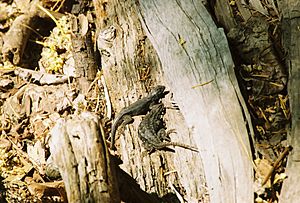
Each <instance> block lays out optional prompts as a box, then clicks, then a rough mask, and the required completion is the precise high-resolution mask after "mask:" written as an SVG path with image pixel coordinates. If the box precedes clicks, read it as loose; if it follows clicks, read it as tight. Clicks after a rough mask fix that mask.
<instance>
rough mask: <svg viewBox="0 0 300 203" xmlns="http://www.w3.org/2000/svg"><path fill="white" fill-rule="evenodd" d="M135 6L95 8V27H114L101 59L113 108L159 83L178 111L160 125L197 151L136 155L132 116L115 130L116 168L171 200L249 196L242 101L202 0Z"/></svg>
mask: <svg viewBox="0 0 300 203" xmlns="http://www.w3.org/2000/svg"><path fill="white" fill-rule="evenodd" d="M95 2H96V3H95ZM101 2H102V1H94V4H95V5H102V3H103V2H102V3H101ZM139 3H140V4H139V5H137V4H136V3H135V2H134V1H126V2H120V1H111V2H107V3H105V6H99V7H98V8H96V13H98V14H99V18H98V25H99V27H100V29H103V28H104V27H106V26H107V27H110V26H114V27H115V29H116V36H115V39H112V38H111V39H112V41H110V45H109V46H108V48H107V49H106V50H105V53H108V54H105V55H102V58H101V62H102V68H103V74H104V76H105V79H106V82H107V85H108V88H109V91H110V96H111V99H112V104H113V107H114V110H115V112H116V113H117V112H118V111H119V110H120V109H121V108H123V107H124V106H128V104H130V103H132V102H134V101H136V100H137V99H138V98H139V97H140V95H141V94H142V95H144V94H145V93H144V92H145V89H146V90H147V89H148V87H149V86H155V84H163V85H166V86H167V88H169V89H170V90H171V93H173V99H174V100H175V102H176V103H177V104H178V106H179V108H180V111H175V110H167V114H166V116H165V118H166V122H167V127H168V128H169V129H171V128H175V129H176V131H177V134H176V135H172V138H171V139H172V141H173V140H176V141H177V140H178V141H179V142H184V143H187V144H191V145H194V143H196V144H197V146H198V148H199V149H200V153H199V154H196V153H192V152H190V151H187V150H183V149H176V151H175V153H170V152H165V151H159V152H155V153H153V154H151V155H148V156H143V153H142V151H143V148H142V147H141V146H142V145H141V142H140V140H139V139H138V136H137V126H138V124H139V122H138V121H139V120H140V119H135V122H134V123H133V124H132V125H129V127H126V128H125V130H123V131H122V130H121V129H120V130H118V131H119V132H117V140H116V146H117V149H118V153H119V154H120V156H121V159H122V160H123V162H124V163H123V164H122V165H121V167H122V168H123V169H124V170H125V171H127V172H128V173H130V174H131V176H132V177H134V178H135V179H136V180H137V182H138V183H139V184H140V185H141V187H142V188H143V189H145V191H147V192H154V193H156V194H157V195H159V196H165V197H166V196H168V195H175V194H176V196H177V200H178V199H182V200H186V201H188V202H197V201H204V202H209V199H210V200H211V202H251V201H253V189H252V182H253V169H252V157H251V152H250V147H249V137H248V132H247V128H246V125H245V119H244V117H243V112H244V109H243V107H244V106H243V107H241V106H240V104H244V102H243V99H242V97H241V94H240V91H239V88H238V85H237V81H236V78H235V74H234V70H233V67H234V64H233V62H232V59H231V55H230V52H229V49H228V44H227V40H226V37H225V35H224V33H223V30H221V29H218V28H217V27H216V26H215V24H214V23H213V21H212V19H211V16H210V15H209V13H208V12H207V11H206V9H205V8H204V7H203V5H202V4H201V3H196V4H195V2H192V1H184V3H183V2H178V1H171V2H170V1H169V2H168V3H167V4H166V3H163V2H159V1H142V0H141V1H140V2H139ZM100 14H101V15H100ZM137 14H139V15H140V18H139V19H138V15H137ZM103 19H104V20H103ZM141 22H142V24H143V27H142V25H141ZM142 28H144V31H145V32H146V35H147V36H145V34H144V32H143V29H142ZM111 30H112V29H111ZM106 31H109V30H108V29H104V30H102V32H100V33H107V32H106ZM149 39H150V41H149ZM152 45H153V46H152ZM153 47H154V48H155V50H154V49H153ZM104 49H105V48H104ZM102 50H103V47H101V51H102ZM153 83H154V84H153ZM203 83H207V84H206V85H201V84H203ZM141 92H142V93H141ZM170 95H172V94H170ZM164 102H166V101H164ZM181 113H182V114H181ZM245 114H247V112H246V113H245ZM122 134H125V136H123V135H122ZM203 166H204V171H203V170H202V169H203ZM172 171H173V172H172ZM159 174H161V175H159ZM204 176H205V178H206V181H207V182H205V179H204ZM206 186H207V187H206Z"/></svg>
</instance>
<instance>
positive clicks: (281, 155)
mask: <svg viewBox="0 0 300 203" xmlns="http://www.w3.org/2000/svg"><path fill="white" fill-rule="evenodd" d="M291 150H292V147H291V146H288V147H286V148H285V149H284V151H283V152H282V153H281V154H280V156H279V157H278V159H277V160H276V161H275V162H274V164H273V166H272V167H271V169H270V170H269V172H268V174H267V175H266V177H265V179H264V181H263V182H262V185H265V184H266V183H267V181H268V180H269V178H270V176H271V175H272V173H273V172H274V170H275V169H276V168H277V167H278V165H279V163H280V162H281V161H282V160H283V159H284V158H285V157H286V156H287V155H288V153H289V152H290V151H291Z"/></svg>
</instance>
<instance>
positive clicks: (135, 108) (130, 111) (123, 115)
mask: <svg viewBox="0 0 300 203" xmlns="http://www.w3.org/2000/svg"><path fill="white" fill-rule="evenodd" d="M168 93H169V92H168V91H165V86H162V85H158V86H156V87H155V88H154V89H152V90H151V91H150V93H149V94H148V95H147V96H146V97H143V98H141V99H140V100H137V101H136V102H134V103H132V104H131V105H129V106H128V107H124V108H123V109H121V111H120V112H119V113H118V114H117V116H116V118H115V119H114V121H113V124H112V128H111V135H110V138H111V147H112V148H114V143H115V134H116V131H117V128H118V127H119V126H120V125H121V124H124V125H127V124H129V123H131V122H132V121H133V118H132V117H133V116H138V115H145V114H146V113H147V112H148V111H149V110H150V108H151V106H153V105H155V104H157V103H158V102H159V100H160V99H162V98H164V96H165V95H166V94H168Z"/></svg>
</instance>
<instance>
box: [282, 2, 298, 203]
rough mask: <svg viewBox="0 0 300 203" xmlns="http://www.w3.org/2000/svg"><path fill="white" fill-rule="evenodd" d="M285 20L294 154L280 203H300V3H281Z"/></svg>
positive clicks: (284, 32)
mask: <svg viewBox="0 0 300 203" xmlns="http://www.w3.org/2000/svg"><path fill="white" fill-rule="evenodd" d="M280 9H281V13H282V15H283V18H282V32H283V33H282V37H283V43H284V47H285V49H286V51H287V57H286V64H287V66H288V67H289V74H290V75H289V82H288V92H289V99H290V109H291V117H292V122H291V130H290V133H289V134H288V143H289V145H291V146H292V147H293V150H292V152H291V154H290V156H289V157H288V162H287V168H286V174H287V176H288V178H287V180H285V181H284V183H283V186H282V190H281V195H280V202H283V203H288V202H298V201H299V194H300V187H299V180H300V173H299V171H300V136H299V135H300V108H299V105H300V97H299V95H300V94H299V87H300V78H299V77H300V58H299V49H300V40H299V37H300V33H299V31H297V28H298V27H299V26H300V18H299V17H300V14H299V12H300V2H299V1H296V0H284V1H280Z"/></svg>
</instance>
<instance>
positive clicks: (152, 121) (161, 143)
mask: <svg viewBox="0 0 300 203" xmlns="http://www.w3.org/2000/svg"><path fill="white" fill-rule="evenodd" d="M164 113H165V107H164V105H163V104H162V103H160V104H157V105H154V106H153V107H152V108H151V110H150V112H149V113H148V114H147V115H146V116H145V117H144V119H143V120H142V121H141V123H140V125H139V127H138V136H139V138H140V139H141V141H142V143H143V146H144V148H145V149H146V150H147V151H149V152H150V153H151V152H152V151H154V150H160V149H163V148H166V147H168V146H174V147H175V146H177V147H182V148H185V149H189V150H192V151H195V152H199V151H198V149H197V148H196V147H193V146H190V145H187V144H183V143H179V142H171V140H170V139H169V137H168V134H170V132H166V130H165V127H164V122H163V120H162V116H163V114H164ZM172 132H173V131H172ZM165 141H167V142H165Z"/></svg>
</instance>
